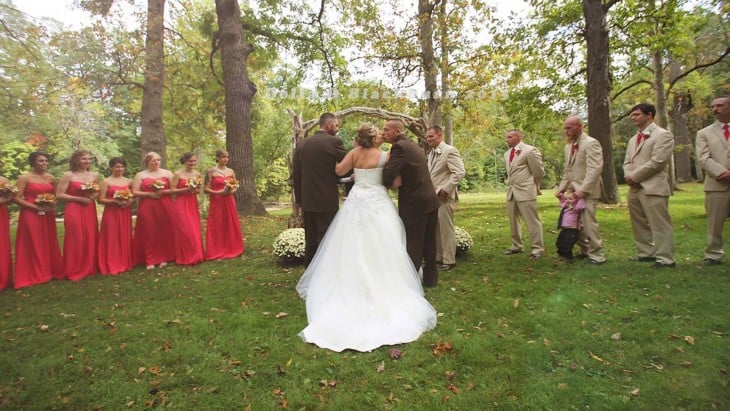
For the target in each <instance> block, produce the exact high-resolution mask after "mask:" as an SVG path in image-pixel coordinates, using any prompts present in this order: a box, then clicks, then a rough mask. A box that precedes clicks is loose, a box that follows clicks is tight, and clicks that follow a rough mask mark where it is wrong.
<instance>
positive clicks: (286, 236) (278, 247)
mask: <svg viewBox="0 0 730 411" xmlns="http://www.w3.org/2000/svg"><path fill="white" fill-rule="evenodd" d="M273 254H274V257H276V259H277V261H278V262H279V263H282V264H287V265H293V264H299V263H301V262H302V261H303V260H304V229H303V228H288V229H286V230H284V231H282V232H281V234H279V236H278V237H276V240H274V251H273Z"/></svg>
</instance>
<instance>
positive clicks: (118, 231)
mask: <svg viewBox="0 0 730 411" xmlns="http://www.w3.org/2000/svg"><path fill="white" fill-rule="evenodd" d="M128 189H129V187H128V186H109V187H107V190H106V198H109V199H112V198H114V193H116V192H117V191H121V190H128ZM98 250H99V271H100V272H101V273H102V274H104V275H110V274H111V275H114V274H119V273H123V272H125V271H128V270H131V269H132V267H134V248H133V244H132V209H131V208H130V207H119V206H118V205H116V204H107V205H105V206H104V213H103V214H102V215H101V230H99V247H98Z"/></svg>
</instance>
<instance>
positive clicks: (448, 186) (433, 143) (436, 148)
mask: <svg viewBox="0 0 730 411" xmlns="http://www.w3.org/2000/svg"><path fill="white" fill-rule="evenodd" d="M426 142H427V143H428V146H429V147H430V148H431V151H430V152H429V154H428V170H429V172H430V173H431V182H433V186H434V189H435V190H436V195H438V197H439V200H441V206H440V207H439V211H438V226H437V230H436V231H437V232H438V234H437V235H436V261H437V262H438V263H440V265H439V266H438V269H439V270H444V271H448V270H451V269H452V268H454V267H456V233H455V232H454V208H455V206H456V202H457V201H458V200H459V195H458V188H459V182H460V181H461V179H462V178H464V174H465V171H464V162H463V161H462V160H461V156H459V150H457V149H456V147H454V146H450V145H448V144H446V143H444V135H443V131H442V130H441V127H439V126H431V127H429V129H428V131H427V132H426Z"/></svg>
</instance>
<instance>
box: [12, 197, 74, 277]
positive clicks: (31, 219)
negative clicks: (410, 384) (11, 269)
mask: <svg viewBox="0 0 730 411" xmlns="http://www.w3.org/2000/svg"><path fill="white" fill-rule="evenodd" d="M43 193H49V194H55V189H54V187H53V184H51V183H28V184H27V185H26V186H25V193H24V196H25V200H26V201H28V202H30V203H34V202H35V199H36V197H37V196H38V195H39V194H43ZM51 278H55V279H59V280H60V279H63V257H62V256H61V249H60V248H59V247H58V233H57V231H56V216H55V215H54V213H53V210H50V211H47V212H45V213H44V214H43V215H41V214H39V212H38V211H37V210H33V209H31V208H26V207H20V217H19V218H18V233H17V235H16V236H15V288H21V287H27V286H30V285H35V284H40V283H47V282H48V281H51Z"/></svg>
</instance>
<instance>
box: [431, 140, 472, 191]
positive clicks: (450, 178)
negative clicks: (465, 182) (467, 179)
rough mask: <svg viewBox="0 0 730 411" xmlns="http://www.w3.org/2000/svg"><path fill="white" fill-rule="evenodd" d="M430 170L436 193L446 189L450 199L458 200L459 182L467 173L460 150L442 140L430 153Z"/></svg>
mask: <svg viewBox="0 0 730 411" xmlns="http://www.w3.org/2000/svg"><path fill="white" fill-rule="evenodd" d="M428 170H429V172H430V174H431V181H432V182H433V186H434V189H435V190H436V193H438V192H439V191H441V190H444V191H445V192H447V193H449V199H450V200H453V201H456V200H458V198H459V196H458V191H459V190H458V187H459V182H460V181H461V179H462V178H464V174H466V171H465V170H464V161H463V160H462V159H461V156H459V150H458V149H457V148H456V147H454V146H450V145H448V144H446V143H444V142H443V141H442V142H441V144H439V145H438V146H437V147H436V148H434V149H433V150H431V153H429V155H428Z"/></svg>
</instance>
